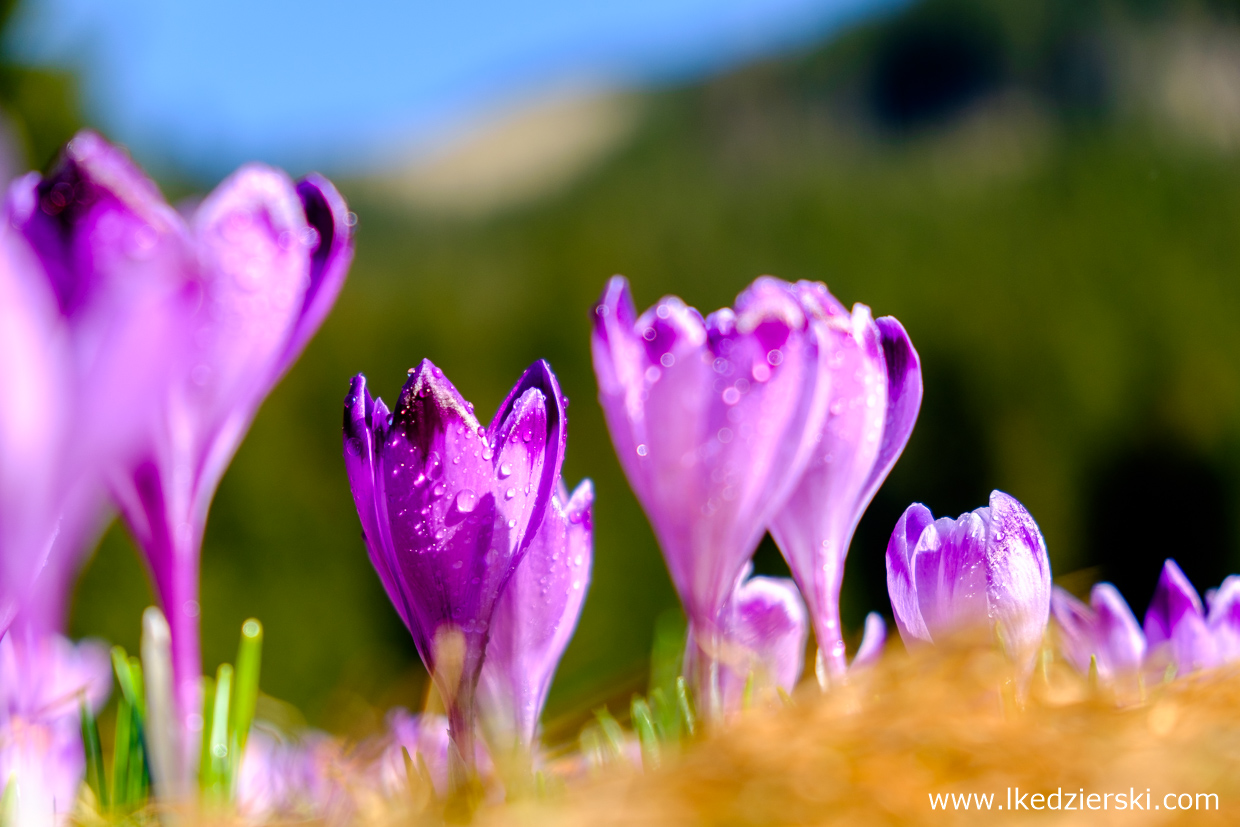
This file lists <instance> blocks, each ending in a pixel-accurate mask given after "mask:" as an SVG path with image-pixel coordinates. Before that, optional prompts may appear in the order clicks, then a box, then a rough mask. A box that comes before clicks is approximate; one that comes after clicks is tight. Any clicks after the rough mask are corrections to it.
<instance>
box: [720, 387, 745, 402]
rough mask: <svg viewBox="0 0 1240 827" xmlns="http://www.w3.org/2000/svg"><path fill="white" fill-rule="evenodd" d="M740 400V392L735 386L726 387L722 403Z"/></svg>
mask: <svg viewBox="0 0 1240 827" xmlns="http://www.w3.org/2000/svg"><path fill="white" fill-rule="evenodd" d="M740 401H741V392H740V391H738V390H737V389H736V387H735V386H731V387H728V388H727V389H726V390H725V391H724V392H723V403H724V404H725V405H735V404H736V403H737V402H740Z"/></svg>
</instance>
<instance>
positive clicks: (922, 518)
mask: <svg viewBox="0 0 1240 827" xmlns="http://www.w3.org/2000/svg"><path fill="white" fill-rule="evenodd" d="M933 522H934V516H933V515H932V514H931V513H930V509H928V508H926V507H925V506H924V505H922V504H921V503H913V504H912V505H910V506H909V507H908V508H907V509H905V511H904V513H903V514H901V515H900V520H899V522H897V523H896V527H895V530H894V531H892V532H891V539H890V540H889V541H888V543H887V593H888V595H889V596H890V597H891V609H892V613H893V614H894V615H895V620H896V628H897V629H899V630H900V637H901V638H903V639H904V643H905V645H906V646H912V645H913V644H914V641H921V642H923V643H929V642H930V630H929V629H928V628H926V621H925V619H924V618H923V617H922V616H921V604H920V603H919V602H918V599H917V583H916V580H915V578H914V575H913V550H914V549H915V548H917V545H918V543H919V542H920V540H921V536H922V534H923V533H925V531H926V529H928V528H929V527H930V525H931V524H932V523H933Z"/></svg>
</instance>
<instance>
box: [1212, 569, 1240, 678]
mask: <svg viewBox="0 0 1240 827" xmlns="http://www.w3.org/2000/svg"><path fill="white" fill-rule="evenodd" d="M1209 603H1210V613H1209V615H1208V616H1207V617H1206V624H1207V625H1208V626H1209V627H1210V633H1211V634H1212V635H1213V636H1214V644H1215V646H1217V647H1218V656H1219V658H1220V660H1222V661H1223V662H1228V663H1229V662H1232V661H1236V660H1240V575H1235V574H1233V575H1231V576H1230V577H1228V578H1227V579H1226V580H1224V581H1223V585H1221V586H1219V587H1218V590H1217V591H1215V592H1214V593H1213V594H1211V595H1209Z"/></svg>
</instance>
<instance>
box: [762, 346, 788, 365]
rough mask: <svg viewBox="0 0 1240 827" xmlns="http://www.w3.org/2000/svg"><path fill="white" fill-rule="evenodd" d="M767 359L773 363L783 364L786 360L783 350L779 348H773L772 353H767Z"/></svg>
mask: <svg viewBox="0 0 1240 827" xmlns="http://www.w3.org/2000/svg"><path fill="white" fill-rule="evenodd" d="M766 361H768V362H770V363H771V364H772V365H779V364H781V363H782V362H783V361H784V353H783V351H781V350H778V349H776V350H772V351H771V352H770V353H768V354H766Z"/></svg>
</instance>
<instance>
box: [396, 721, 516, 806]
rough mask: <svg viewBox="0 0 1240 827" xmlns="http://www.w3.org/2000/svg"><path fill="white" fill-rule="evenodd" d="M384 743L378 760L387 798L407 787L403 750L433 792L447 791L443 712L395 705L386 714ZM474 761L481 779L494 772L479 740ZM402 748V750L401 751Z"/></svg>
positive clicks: (445, 727)
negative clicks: (417, 712) (414, 711)
mask: <svg viewBox="0 0 1240 827" xmlns="http://www.w3.org/2000/svg"><path fill="white" fill-rule="evenodd" d="M387 726H388V738H389V741H388V745H387V748H386V749H384V751H383V754H382V755H381V756H380V759H379V775H380V782H381V784H382V787H383V791H384V793H386V794H387V796H388V797H393V798H394V797H396V796H399V795H401V794H403V793H404V792H405V790H407V789H408V785H409V780H408V773H407V769H406V767H405V756H404V752H408V753H409V758H410V760H411V761H414V762H415V764H416V765H417V766H418V769H419V770H420V771H422V772H425V773H427V774H428V775H429V776H430V777H429V778H428V779H427V780H428V781H430V784H431V787H432V788H433V789H434V791H435V795H437V796H439V797H441V798H442V797H443V796H445V795H447V794H448V792H449V790H450V787H451V785H450V763H451V762H450V761H449V758H448V756H449V754H450V753H449V745H450V743H451V739H450V738H449V735H448V719H447V718H445V717H444V716H443V715H436V714H434V713H431V712H424V713H422V714H421V715H411V714H410V713H409V711H408V710H405V709H401V708H400V707H397V708H395V709H393V710H392V711H391V712H389V713H388V716H387ZM474 749H475V753H474V763H475V765H476V766H477V767H478V771H479V775H481V776H482V777H483V778H484V779H485V778H489V777H491V776H493V775H494V767H493V766H492V764H491V756H490V753H488V752H487V750H486V745H485V744H484V743H483V742H482V741H478V742H477V743H476V744H475V747H474ZM402 750H403V752H402Z"/></svg>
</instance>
